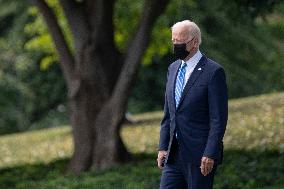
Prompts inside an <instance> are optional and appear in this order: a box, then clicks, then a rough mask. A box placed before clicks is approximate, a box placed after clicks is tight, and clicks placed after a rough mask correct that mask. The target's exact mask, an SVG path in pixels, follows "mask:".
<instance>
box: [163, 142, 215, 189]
mask: <svg viewBox="0 0 284 189" xmlns="http://www.w3.org/2000/svg"><path fill="white" fill-rule="evenodd" d="M216 169H217V165H214V167H213V170H212V171H211V172H210V173H209V174H208V175H206V176H203V175H202V174H201V169H200V168H199V166H198V165H194V164H191V163H189V162H187V163H185V162H184V161H183V160H182V157H181V152H180V150H179V144H178V142H177V139H176V138H175V137H174V139H173V143H172V149H171V152H170V155H169V159H168V162H167V163H166V164H165V167H164V168H163V171H162V176H161V182H160V189H212V188H213V179H214V175H215V172H216Z"/></svg>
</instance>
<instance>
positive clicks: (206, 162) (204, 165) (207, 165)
mask: <svg viewBox="0 0 284 189" xmlns="http://www.w3.org/2000/svg"><path fill="white" fill-rule="evenodd" d="M213 166H214V160H213V159H211V158H209V157H205V156H203V157H202V159H201V166H200V169H201V173H202V174H203V175H204V176H206V175H208V174H209V173H210V172H211V171H212V169H213Z"/></svg>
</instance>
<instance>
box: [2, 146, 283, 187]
mask: <svg viewBox="0 0 284 189" xmlns="http://www.w3.org/2000/svg"><path fill="white" fill-rule="evenodd" d="M68 161H69V159H60V160H55V161H54V162H51V163H49V164H35V165H22V166H17V167H12V168H5V169H1V170H0V188H3V189H12V188H13V189H28V188H29V189H30V188H33V187H34V188H37V189H38V188H39V189H54V188H60V189H65V188H66V189H67V188H68V189H72V188H76V189H77V188H78V189H79V188H80V189H81V188H83V189H88V188H96V189H112V188H115V189H117V188H123V189H124V188H129V189H130V188H131V189H138V188H139V189H140V188H141V189H142V188H143V189H147V188H149V189H150V188H158V186H159V181H160V175H161V171H160V170H159V169H158V168H157V167H156V154H144V153H141V154H135V160H134V161H132V162H129V163H127V164H123V165H119V166H116V167H113V168H111V169H109V170H105V171H89V172H86V173H82V174H81V175H80V176H76V175H73V174H70V175H67V176H64V175H63V171H64V167H65V165H66V164H67V162H68ZM283 183H284V154H281V153H280V152H278V151H264V152H261V151H257V150H252V151H242V150H226V151H225V153H224V163H223V164H222V165H221V166H219V167H218V171H217V175H216V177H215V187H214V188H216V189H250V188H251V189H253V188H257V189H259V188H262V187H267V186H272V185H278V186H279V184H280V185H281V184H283ZM280 187H281V186H280Z"/></svg>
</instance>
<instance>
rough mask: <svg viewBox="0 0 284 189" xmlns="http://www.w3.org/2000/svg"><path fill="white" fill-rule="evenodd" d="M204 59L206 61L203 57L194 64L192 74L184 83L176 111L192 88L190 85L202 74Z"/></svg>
mask: <svg viewBox="0 0 284 189" xmlns="http://www.w3.org/2000/svg"><path fill="white" fill-rule="evenodd" d="M205 59H206V57H205V56H204V55H203V56H202V57H201V59H200V60H199V62H198V63H197V64H196V66H195V68H194V70H193V72H192V73H191V75H190V77H189V78H188V81H187V82H186V85H185V87H184V89H183V91H182V94H181V98H180V101H179V105H178V107H177V109H178V108H179V107H180V106H181V103H182V101H183V99H184V97H185V96H186V94H187V92H188V91H189V89H190V88H191V87H192V85H193V84H194V83H195V81H196V80H197V79H198V77H199V76H200V74H201V73H202V72H203V69H204V63H205ZM174 101H175V100H174Z"/></svg>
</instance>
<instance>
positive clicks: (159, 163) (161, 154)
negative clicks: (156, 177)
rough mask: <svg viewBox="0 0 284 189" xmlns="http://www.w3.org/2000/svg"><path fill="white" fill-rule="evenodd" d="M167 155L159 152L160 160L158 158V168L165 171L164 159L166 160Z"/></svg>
mask: <svg viewBox="0 0 284 189" xmlns="http://www.w3.org/2000/svg"><path fill="white" fill-rule="evenodd" d="M166 155H167V151H159V153H158V158H157V163H158V167H159V168H160V169H163V165H162V163H163V159H164V158H166Z"/></svg>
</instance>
